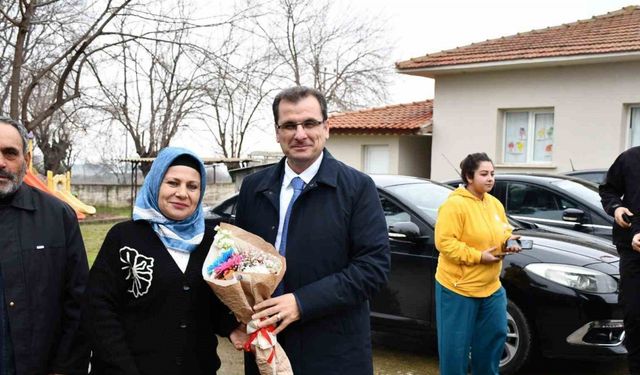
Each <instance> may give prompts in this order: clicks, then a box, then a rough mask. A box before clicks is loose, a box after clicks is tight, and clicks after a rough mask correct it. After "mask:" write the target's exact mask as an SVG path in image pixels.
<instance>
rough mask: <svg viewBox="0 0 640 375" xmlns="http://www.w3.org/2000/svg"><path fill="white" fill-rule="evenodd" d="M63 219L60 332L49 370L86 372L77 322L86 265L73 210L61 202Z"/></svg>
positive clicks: (85, 350) (86, 350) (86, 356)
mask: <svg viewBox="0 0 640 375" xmlns="http://www.w3.org/2000/svg"><path fill="white" fill-rule="evenodd" d="M63 222H64V230H65V236H66V243H65V256H66V264H65V275H64V285H63V288H64V291H63V301H62V314H61V315H62V320H61V334H60V341H59V343H58V347H57V351H56V353H55V356H54V358H53V361H52V365H51V371H53V372H54V373H57V374H86V373H87V368H88V364H89V348H88V345H87V342H86V337H84V335H83V334H82V331H81V329H80V325H81V316H82V314H81V310H82V298H83V297H84V293H85V286H86V285H87V278H88V274H89V265H88V262H87V253H86V251H85V248H84V242H83V240H82V234H81V233H80V226H79V225H78V220H77V218H76V214H75V212H74V211H73V210H71V208H69V207H67V206H65V210H64V216H63Z"/></svg>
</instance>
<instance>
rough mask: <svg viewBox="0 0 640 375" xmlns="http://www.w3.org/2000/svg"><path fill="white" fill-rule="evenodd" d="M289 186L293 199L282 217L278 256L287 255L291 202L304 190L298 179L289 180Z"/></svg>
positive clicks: (302, 182) (301, 182) (300, 180)
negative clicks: (291, 188)
mask: <svg viewBox="0 0 640 375" xmlns="http://www.w3.org/2000/svg"><path fill="white" fill-rule="evenodd" d="M291 186H292V187H293V197H291V201H289V207H287V213H286V214H285V215H284V223H283V224H282V236H280V247H279V248H278V251H280V255H282V256H285V254H286V253H287V234H288V232H289V219H290V218H291V209H292V208H293V202H295V201H296V199H298V197H299V196H300V193H302V189H304V181H302V179H301V178H300V177H294V178H293V179H292V180H291Z"/></svg>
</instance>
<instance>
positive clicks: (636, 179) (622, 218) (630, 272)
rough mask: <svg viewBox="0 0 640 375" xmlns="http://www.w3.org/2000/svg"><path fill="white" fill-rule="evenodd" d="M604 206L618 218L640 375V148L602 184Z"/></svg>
mask: <svg viewBox="0 0 640 375" xmlns="http://www.w3.org/2000/svg"><path fill="white" fill-rule="evenodd" d="M600 197H601V199H602V207H603V208H604V210H605V211H606V212H607V213H608V214H609V215H611V216H613V217H614V218H615V223H614V225H613V243H614V244H615V245H616V248H617V249H618V254H619V255H620V297H619V298H620V302H621V304H622V306H623V311H624V330H625V347H626V348H627V352H628V353H627V359H628V363H629V371H630V373H631V375H640V146H636V147H632V148H630V149H628V150H626V151H624V152H623V153H621V154H620V155H619V156H618V158H617V159H616V160H615V161H614V162H613V164H612V165H611V167H610V168H609V170H608V171H607V177H606V179H605V182H604V184H602V185H600Z"/></svg>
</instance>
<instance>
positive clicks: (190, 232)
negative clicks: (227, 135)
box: [85, 147, 247, 375]
mask: <svg viewBox="0 0 640 375" xmlns="http://www.w3.org/2000/svg"><path fill="white" fill-rule="evenodd" d="M205 177H206V176H205V170H204V165H203V164H202V162H201V161H200V159H199V158H198V157H197V156H196V155H195V154H193V153H192V152H190V151H188V150H185V149H181V148H175V147H169V148H165V149H164V150H162V151H161V152H160V153H159V154H158V157H157V158H156V160H155V161H154V163H153V165H152V166H151V170H150V171H149V174H148V175H147V177H146V178H145V181H144V184H143V186H142V188H141V190H140V193H139V195H138V197H137V199H136V204H135V207H134V211H133V220H132V221H128V222H124V223H120V224H117V225H115V226H114V227H113V228H112V229H111V230H110V231H109V233H108V234H107V237H106V239H105V241H104V243H103V245H102V247H101V249H100V252H99V254H98V256H97V258H96V261H95V263H94V265H93V267H92V268H91V272H90V277H89V285H88V287H87V307H86V310H87V313H86V320H85V326H86V327H87V333H88V335H89V338H90V342H91V349H92V350H93V357H92V360H91V366H92V369H91V373H92V374H104V375H117V374H122V375H125V374H126V375H157V374H163V375H165V374H166V375H178V374H183V375H205V374H206V375H210V374H215V373H216V371H217V370H218V368H219V367H220V359H219V358H218V356H217V355H216V347H217V339H216V334H219V335H221V336H230V338H231V340H232V342H233V343H234V345H235V346H236V348H237V349H241V348H242V345H243V344H244V342H245V341H246V339H247V335H246V334H245V333H244V332H243V331H242V330H240V329H239V325H238V322H237V321H236V319H235V317H234V316H233V315H232V314H231V313H230V312H229V310H228V309H227V308H226V306H224V305H223V304H222V302H220V300H218V298H217V297H216V296H215V294H214V293H213V292H212V291H211V290H210V289H209V287H208V286H207V284H206V283H205V281H204V280H203V278H202V267H203V263H204V260H205V257H206V256H207V253H208V251H209V247H210V246H211V243H212V242H213V236H214V231H213V228H205V225H204V216H203V212H202V207H201V202H202V197H203V195H204V188H205V181H206V180H205Z"/></svg>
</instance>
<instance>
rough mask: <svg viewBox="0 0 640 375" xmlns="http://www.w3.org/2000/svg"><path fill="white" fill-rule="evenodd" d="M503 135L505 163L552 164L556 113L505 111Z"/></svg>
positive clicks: (547, 111) (548, 111)
mask: <svg viewBox="0 0 640 375" xmlns="http://www.w3.org/2000/svg"><path fill="white" fill-rule="evenodd" d="M503 134H504V143H503V147H504V151H503V152H504V154H503V155H504V162H505V163H513V164H536V163H550V162H551V161H552V160H553V111H550V110H540V111H505V112H504V132H503Z"/></svg>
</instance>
